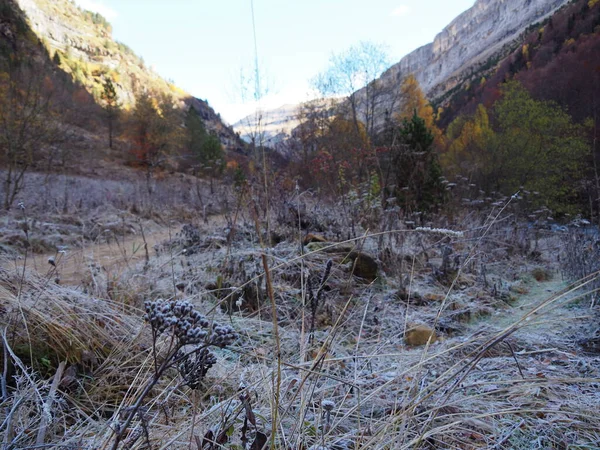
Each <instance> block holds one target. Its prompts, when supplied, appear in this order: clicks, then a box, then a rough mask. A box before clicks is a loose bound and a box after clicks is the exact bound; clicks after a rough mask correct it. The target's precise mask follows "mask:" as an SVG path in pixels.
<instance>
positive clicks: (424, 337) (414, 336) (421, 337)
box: [404, 325, 437, 347]
mask: <svg viewBox="0 0 600 450" xmlns="http://www.w3.org/2000/svg"><path fill="white" fill-rule="evenodd" d="M430 337H431V344H433V343H434V342H435V341H437V336H436V334H435V331H434V330H433V329H432V328H430V327H428V326H427V325H415V326H413V327H411V328H410V329H409V330H408V331H407V332H406V334H405V335H404V343H405V344H406V345H410V346H411V347H418V346H420V345H425V344H427V341H428V340H429V338H430Z"/></svg>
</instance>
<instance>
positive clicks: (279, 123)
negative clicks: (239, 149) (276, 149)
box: [233, 104, 300, 146]
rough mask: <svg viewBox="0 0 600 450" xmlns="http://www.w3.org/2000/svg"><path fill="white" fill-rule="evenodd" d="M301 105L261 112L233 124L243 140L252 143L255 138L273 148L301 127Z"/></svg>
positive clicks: (285, 106)
mask: <svg viewBox="0 0 600 450" xmlns="http://www.w3.org/2000/svg"><path fill="white" fill-rule="evenodd" d="M298 106H299V105H291V104H290V105H283V106H280V107H279V108H275V109H268V110H259V111H257V112H256V113H252V114H250V115H248V116H246V117H244V118H243V119H241V120H239V121H237V122H236V123H234V124H233V129H234V130H235V131H236V132H238V133H239V134H240V136H241V138H242V139H244V140H245V141H246V142H251V141H252V138H253V137H254V138H255V139H256V140H258V139H260V140H262V141H263V144H264V145H267V146H273V145H276V144H278V143H279V142H281V141H282V140H285V138H286V137H287V136H289V135H290V134H291V132H292V130H293V129H294V128H296V127H297V126H298V125H300V120H299V119H298Z"/></svg>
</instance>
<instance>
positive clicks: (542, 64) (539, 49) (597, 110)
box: [439, 0, 600, 139]
mask: <svg viewBox="0 0 600 450" xmlns="http://www.w3.org/2000/svg"><path fill="white" fill-rule="evenodd" d="M599 55H600V2H598V1H595V2H591V1H589V0H575V1H572V2H570V3H569V4H568V5H567V6H565V7H564V8H561V9H560V10H559V11H557V12H556V13H555V14H553V15H552V16H551V17H549V18H548V19H546V20H545V21H544V22H542V23H540V24H539V25H538V26H537V27H532V29H531V30H530V31H529V32H527V33H525V35H524V37H523V38H522V39H521V40H520V45H518V46H516V47H515V48H514V50H513V51H512V52H511V53H510V54H509V55H508V56H507V57H506V58H504V59H503V60H502V61H500V62H499V63H498V65H497V67H496V68H495V70H494V71H493V72H490V73H487V74H485V77H483V76H482V75H484V74H474V75H473V77H472V78H473V82H466V83H462V84H460V85H458V86H456V88H454V89H453V90H452V92H450V93H449V95H448V96H447V101H446V104H445V105H444V108H443V113H442V114H441V115H440V117H439V120H440V125H441V126H442V127H445V126H447V125H448V124H449V123H450V122H451V121H452V120H453V119H455V118H456V117H458V116H461V115H471V114H473V113H474V112H475V109H476V108H477V105H478V104H483V105H484V106H486V107H490V106H491V105H492V103H493V102H494V101H495V100H496V99H497V98H498V92H499V87H500V85H501V84H502V83H503V82H504V81H505V80H506V79H515V80H517V81H519V82H520V83H521V84H523V86H525V87H526V88H527V90H528V91H529V92H530V93H531V95H532V96H533V97H534V98H535V99H537V100H552V101H554V102H556V103H557V104H558V105H560V106H561V107H562V108H563V109H565V110H566V111H568V113H569V115H571V116H572V118H573V119H574V120H575V121H576V122H578V123H583V122H584V121H585V120H586V119H588V118H592V119H593V118H595V122H596V127H595V129H596V135H597V138H598V139H600V101H598V99H600V57H599Z"/></svg>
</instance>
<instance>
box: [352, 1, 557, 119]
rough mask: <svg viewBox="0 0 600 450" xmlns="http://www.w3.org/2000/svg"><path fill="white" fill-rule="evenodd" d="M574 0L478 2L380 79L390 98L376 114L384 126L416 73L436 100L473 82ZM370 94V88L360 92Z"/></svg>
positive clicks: (431, 97)
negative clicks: (387, 113)
mask: <svg viewBox="0 0 600 450" xmlns="http://www.w3.org/2000/svg"><path fill="white" fill-rule="evenodd" d="M567 1H568V0H477V1H476V2H475V4H474V5H473V6H472V7H471V8H470V9H468V10H467V11H465V12H464V13H462V14H461V15H459V16H458V17H457V18H456V19H454V20H453V21H452V22H451V23H450V24H449V25H448V26H447V27H445V28H444V29H443V30H442V31H441V32H440V33H439V34H438V35H437V36H436V37H435V39H434V40H433V42H432V43H430V44H427V45H425V46H423V47H421V48H418V49H417V50H415V51H413V52H412V53H409V54H408V55H406V56H405V57H404V58H402V59H401V60H400V61H399V62H398V63H397V64H395V65H393V66H392V67H390V68H389V69H388V70H386V71H385V72H384V73H383V74H382V75H381V77H380V78H379V80H378V83H379V84H380V87H381V90H382V91H383V92H384V94H383V96H384V99H383V100H382V101H381V106H380V107H379V109H378V111H376V113H375V114H376V123H378V124H380V125H381V124H382V123H383V117H384V112H385V109H387V108H389V107H390V105H394V106H392V108H394V110H397V109H398V108H399V106H400V102H401V99H400V101H396V100H399V99H398V95H399V92H398V91H399V89H398V88H399V86H400V84H401V83H402V80H403V79H404V78H405V77H407V76H408V75H410V74H413V75H414V76H415V77H416V79H417V81H418V82H419V84H420V85H421V88H422V89H423V91H424V92H425V94H426V96H427V97H428V98H429V99H430V100H432V101H435V100H436V99H439V98H441V97H442V96H443V95H444V94H445V93H446V92H448V91H449V90H450V89H452V88H454V87H455V86H457V85H458V84H459V83H461V82H462V81H464V80H465V79H468V78H469V77H470V75H471V74H472V73H473V72H478V71H480V70H481V69H482V68H485V67H486V66H487V67H491V66H494V65H495V63H496V62H497V61H498V60H500V59H502V58H503V57H504V56H506V54H507V53H508V52H509V50H510V49H511V48H512V47H513V46H514V45H515V41H516V40H517V39H518V38H519V36H521V35H522V33H523V32H524V31H525V30H526V29H527V28H528V27H530V26H531V25H532V24H534V23H536V22H539V21H540V20H543V19H544V18H546V17H548V16H549V15H551V14H552V13H553V12H555V11H556V10H557V9H558V8H560V7H561V6H563V5H564V4H565V3H567ZM358 94H359V95H362V96H364V89H363V90H361V91H359V92H358Z"/></svg>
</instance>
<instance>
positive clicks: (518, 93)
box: [485, 82, 589, 213]
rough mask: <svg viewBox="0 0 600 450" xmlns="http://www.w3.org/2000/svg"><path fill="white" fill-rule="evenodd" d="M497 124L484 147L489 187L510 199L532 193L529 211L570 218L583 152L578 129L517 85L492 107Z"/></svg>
mask: <svg viewBox="0 0 600 450" xmlns="http://www.w3.org/2000/svg"><path fill="white" fill-rule="evenodd" d="M494 116H495V119H496V121H497V123H498V130H497V133H496V135H495V138H494V139H492V140H491V142H490V144H489V145H488V149H487V151H488V153H489V156H488V158H489V162H488V164H487V168H486V174H485V176H486V179H487V180H488V181H489V183H491V186H490V188H491V189H496V190H500V191H501V192H504V193H506V194H512V193H515V192H517V191H518V190H520V189H525V190H527V191H530V192H532V193H534V194H535V195H534V198H535V199H536V200H535V202H534V206H541V205H544V206H547V207H548V208H550V209H551V210H554V211H555V212H557V213H573V212H576V210H577V209H578V207H577V204H576V197H577V186H578V183H579V182H580V181H581V179H582V161H584V158H585V157H586V156H587V154H588V153H589V148H588V146H587V144H586V141H585V139H584V137H583V133H582V129H581V127H580V126H578V125H576V124H574V123H573V121H572V119H571V117H570V116H569V115H568V114H567V113H566V112H565V111H563V110H562V109H561V108H560V107H559V106H558V105H557V104H556V103H554V102H550V101H537V100H534V99H533V98H531V96H530V94H529V93H528V92H527V90H526V89H525V88H523V86H522V85H520V84H519V83H517V82H509V83H507V84H506V85H505V86H503V88H502V98H501V99H500V100H499V101H498V102H496V104H495V105H494Z"/></svg>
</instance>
